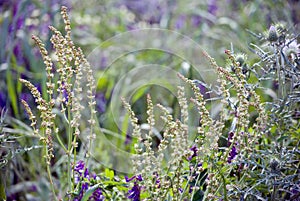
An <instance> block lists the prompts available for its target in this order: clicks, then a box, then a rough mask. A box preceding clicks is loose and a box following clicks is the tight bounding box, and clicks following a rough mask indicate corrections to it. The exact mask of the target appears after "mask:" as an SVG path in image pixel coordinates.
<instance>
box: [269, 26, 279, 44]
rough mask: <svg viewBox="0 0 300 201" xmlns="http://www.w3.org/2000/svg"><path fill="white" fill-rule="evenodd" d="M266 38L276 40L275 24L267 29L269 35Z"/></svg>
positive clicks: (271, 40)
mask: <svg viewBox="0 0 300 201" xmlns="http://www.w3.org/2000/svg"><path fill="white" fill-rule="evenodd" d="M268 39H269V41H270V42H276V41H277V40H278V34H277V30H276V28H275V26H273V25H272V26H271V27H270V29H269V36H268Z"/></svg>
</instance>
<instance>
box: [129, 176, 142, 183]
mask: <svg viewBox="0 0 300 201" xmlns="http://www.w3.org/2000/svg"><path fill="white" fill-rule="evenodd" d="M134 179H136V180H138V181H143V178H142V175H137V176H136V175H134V176H133V177H130V178H128V176H125V181H126V182H131V181H132V180H134Z"/></svg>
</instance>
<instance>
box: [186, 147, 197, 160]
mask: <svg viewBox="0 0 300 201" xmlns="http://www.w3.org/2000/svg"><path fill="white" fill-rule="evenodd" d="M190 150H191V151H192V152H193V155H191V156H189V157H188V160H189V161H191V160H192V159H193V158H194V157H195V156H197V152H198V148H197V147H196V145H193V146H192V147H191V148H190Z"/></svg>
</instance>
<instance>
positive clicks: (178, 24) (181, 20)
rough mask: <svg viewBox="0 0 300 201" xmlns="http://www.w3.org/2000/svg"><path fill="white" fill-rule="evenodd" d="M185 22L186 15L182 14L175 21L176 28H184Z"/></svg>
mask: <svg viewBox="0 0 300 201" xmlns="http://www.w3.org/2000/svg"><path fill="white" fill-rule="evenodd" d="M185 22H186V16H184V15H180V16H179V17H178V18H177V20H176V22H175V28H176V29H182V28H184V25H185Z"/></svg>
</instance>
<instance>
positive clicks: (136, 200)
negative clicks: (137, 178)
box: [128, 182, 141, 201]
mask: <svg viewBox="0 0 300 201" xmlns="http://www.w3.org/2000/svg"><path fill="white" fill-rule="evenodd" d="M140 195H141V187H140V186H139V185H138V184H137V182H134V185H133V187H132V189H131V190H129V191H128V198H129V199H131V200H132V201H140Z"/></svg>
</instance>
